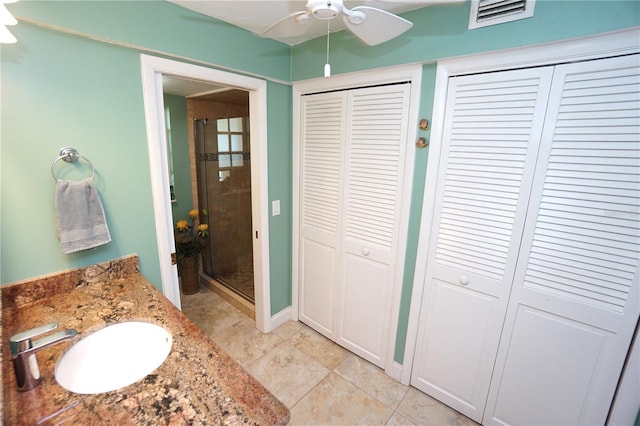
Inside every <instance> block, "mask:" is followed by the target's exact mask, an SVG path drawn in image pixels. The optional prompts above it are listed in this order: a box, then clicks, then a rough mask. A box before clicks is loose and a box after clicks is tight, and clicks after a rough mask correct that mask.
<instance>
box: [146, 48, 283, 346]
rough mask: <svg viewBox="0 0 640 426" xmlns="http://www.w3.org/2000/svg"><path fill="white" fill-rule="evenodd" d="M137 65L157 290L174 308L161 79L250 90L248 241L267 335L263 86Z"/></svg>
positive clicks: (157, 61) (167, 65)
mask: <svg viewBox="0 0 640 426" xmlns="http://www.w3.org/2000/svg"><path fill="white" fill-rule="evenodd" d="M140 63H141V71H142V86H143V98H144V109H145V120H146V127H147V143H148V149H149V165H150V169H151V176H150V178H151V188H152V193H153V206H154V215H155V225H156V238H157V244H158V257H159V261H160V262H159V263H160V275H161V278H162V291H163V293H164V295H165V296H166V297H167V298H168V299H169V300H170V301H171V302H172V303H173V304H174V305H175V306H177V307H178V308H180V290H179V285H178V272H177V267H176V265H171V262H170V256H171V253H172V252H173V251H175V250H174V247H175V244H174V237H173V219H172V212H171V198H170V194H169V182H168V180H169V170H168V161H167V140H166V135H165V131H164V101H163V98H162V93H163V89H162V75H163V74H167V75H172V76H176V77H185V78H191V79H196V80H201V81H210V82H212V83H217V84H222V85H228V86H232V87H236V88H240V89H244V90H248V91H249V111H250V115H251V122H250V126H251V129H250V131H251V135H252V138H251V157H252V168H251V191H252V197H251V203H252V219H253V233H254V235H256V232H257V233H258V234H259V238H255V237H254V239H253V257H254V282H255V299H256V303H255V308H256V327H257V328H258V330H260V331H262V332H265V333H267V332H269V331H271V330H272V329H273V326H272V324H271V286H270V267H269V208H268V196H269V186H268V178H269V173H268V172H269V170H268V163H267V83H266V81H265V80H260V79H256V78H253V77H247V76H242V75H238V74H232V73H229V72H226V71H220V70H215V69H211V68H206V67H202V66H199V65H193V64H187V63H184V62H178V61H174V60H171V59H164V58H158V57H154V56H148V55H144V54H143V55H140Z"/></svg>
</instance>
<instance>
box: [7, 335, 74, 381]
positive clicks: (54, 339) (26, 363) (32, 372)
mask: <svg viewBox="0 0 640 426" xmlns="http://www.w3.org/2000/svg"><path fill="white" fill-rule="evenodd" d="M56 328H58V324H57V323H55V322H52V323H50V324H45V325H43V326H40V327H36V328H34V329H32V330H27V331H23V332H22V333H18V334H16V335H15V336H13V337H11V339H9V343H10V345H11V360H12V361H13V369H14V370H15V372H16V381H17V383H18V390H19V391H20V392H24V391H28V390H31V389H33V388H35V387H36V386H38V384H39V383H40V380H41V378H40V369H39V367H38V360H37V359H36V352H39V351H40V350H42V349H44V348H48V347H49V346H52V345H55V344H57V343H60V342H65V341H68V340H71V339H73V338H74V337H76V336H77V335H78V332H77V331H76V330H73V329H69V330H64V331H59V332H57V333H54V334H50V335H48V336H45V337H43V338H41V339H38V340H35V341H34V340H32V339H33V338H34V337H36V336H40V335H42V334H45V333H48V332H49V331H51V330H55V329H56Z"/></svg>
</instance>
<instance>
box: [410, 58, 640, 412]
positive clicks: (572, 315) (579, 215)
mask: <svg viewBox="0 0 640 426" xmlns="http://www.w3.org/2000/svg"><path fill="white" fill-rule="evenodd" d="M440 155H441V161H440V164H441V166H440V167H441V170H440V173H439V177H438V182H437V191H436V202H435V206H434V220H433V223H432V230H431V235H432V239H431V242H430V247H429V256H428V260H427V262H428V264H427V275H426V279H425V292H424V298H423V302H422V310H421V316H420V320H419V321H420V324H419V331H418V341H417V345H416V353H415V359H414V367H413V372H412V379H411V381H412V384H413V385H414V386H416V387H417V388H419V389H421V390H423V391H425V392H426V393H429V394H431V395H432V396H434V397H436V398H438V399H440V400H442V401H443V402H445V403H447V404H448V405H450V406H451V407H453V408H455V409H457V410H458V411H460V412H462V413H464V414H466V415H467V416H469V417H471V418H472V419H474V420H476V421H478V422H482V423H484V424H564V425H569V424H581V425H582V424H603V423H604V422H605V420H606V417H607V413H608V410H609V406H610V404H611V401H612V398H613V395H614V392H615V389H616V385H617V381H618V377H619V376H620V373H621V370H622V366H623V364H624V360H625V356H626V354H627V351H628V348H629V344H630V342H631V338H632V336H633V332H634V329H635V327H636V324H637V321H638V316H639V313H640V284H639V281H638V280H639V278H638V270H639V268H640V264H639V263H640V68H639V67H638V55H632V56H629V57H621V58H612V59H602V60H597V61H588V62H583V63H575V64H567V65H558V66H555V67H552V66H550V67H541V68H534V69H526V70H516V71H504V72H496V73H488V74H481V75H472V76H462V77H453V78H451V79H450V81H449V91H448V99H447V106H446V123H445V131H444V133H443V145H442V150H441V152H440Z"/></svg>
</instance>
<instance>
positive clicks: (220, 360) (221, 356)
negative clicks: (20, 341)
mask: <svg viewBox="0 0 640 426" xmlns="http://www.w3.org/2000/svg"><path fill="white" fill-rule="evenodd" d="M130 320H141V321H147V322H152V323H155V324H159V325H162V326H163V327H164V328H166V329H167V330H169V331H170V332H171V334H172V335H173V346H172V349H171V353H170V354H169V356H168V357H167V359H166V361H165V362H164V364H162V365H161V366H160V367H159V368H158V369H157V370H156V371H154V372H153V373H152V374H149V375H148V376H146V377H145V378H144V379H142V380H140V381H138V382H136V383H134V384H132V385H130V386H127V387H125V388H122V389H119V390H116V391H112V392H106V393H102V394H95V395H80V394H74V393H71V392H69V391H67V390H65V389H64V388H62V387H61V386H59V385H58V384H57V382H56V381H55V378H54V368H55V364H56V361H57V360H58V359H59V357H60V355H61V354H62V353H63V351H64V350H66V349H68V347H69V346H70V345H71V344H72V343H73V342H71V343H61V344H58V345H55V346H53V347H51V348H48V349H44V350H42V351H40V352H39V353H38V354H37V358H38V362H39V365H40V373H41V376H42V383H40V385H39V386H38V387H36V388H35V389H33V390H31V391H28V392H18V391H17V387H16V383H15V374H14V372H13V365H12V363H11V360H10V355H9V344H8V342H9V337H10V336H11V335H13V334H15V333H17V332H20V331H24V330H28V329H31V328H34V327H37V326H40V325H43V324H46V323H49V322H54V321H55V322H57V323H58V329H59V330H61V329H66V328H73V329H76V330H77V331H78V333H79V338H82V337H85V336H87V335H88V334H90V333H92V332H95V331H97V330H99V329H101V328H103V327H105V326H107V325H110V324H114V323H118V322H121V321H130ZM2 326H3V331H2V353H3V360H2V361H3V366H2V377H3V392H4V395H3V401H2V403H3V404H2V405H3V417H4V419H3V422H4V424H11V425H18V424H30V425H32V424H59V423H63V422H69V424H83V425H89V424H128V425H183V424H190V425H192V424H202V425H204V424H206V425H213V424H228V425H234V424H256V425H258V424H260V425H262V424H274V425H277V424H286V423H287V422H288V420H289V411H288V409H287V408H286V407H285V405H284V404H282V403H281V402H280V401H278V400H277V399H276V398H275V397H274V396H273V395H272V394H271V393H269V391H267V390H266V389H265V388H264V387H263V386H262V385H261V384H260V383H259V382H258V381H257V380H256V379H255V378H253V377H252V376H250V375H249V374H248V373H247V372H246V371H245V370H244V369H243V368H242V367H241V366H240V365H239V364H238V363H237V362H235V361H234V360H233V359H231V358H230V357H229V356H228V355H227V354H226V353H225V352H224V351H222V350H221V349H220V348H218V347H217V346H216V345H215V343H214V342H213V341H212V340H211V339H209V338H208V337H206V336H205V335H204V334H202V332H201V331H200V330H199V329H198V327H197V326H196V325H194V324H193V323H192V322H191V321H190V320H189V319H187V318H186V317H185V316H184V315H183V314H182V313H181V312H180V311H179V310H178V309H176V308H175V307H174V306H173V305H172V304H171V303H170V302H169V301H168V300H167V299H166V298H165V297H164V296H162V294H160V292H158V291H157V290H156V288H155V287H153V285H151V283H149V281H148V280H147V279H145V277H144V276H142V274H140V272H139V271H138V259H137V256H129V257H127V258H123V259H119V260H116V261H113V262H107V263H105V264H100V265H95V266H93V267H89V268H84V269H78V270H73V271H67V272H65V273H61V274H54V275H51V276H48V277H44V278H39V279H34V280H31V281H28V282H21V283H15V284H10V285H6V286H3V287H2Z"/></svg>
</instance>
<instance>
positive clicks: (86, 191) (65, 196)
mask: <svg viewBox="0 0 640 426" xmlns="http://www.w3.org/2000/svg"><path fill="white" fill-rule="evenodd" d="M56 216H57V217H56V227H57V232H58V239H59V240H60V244H61V245H62V252H63V253H65V254H67V253H73V252H76V251H81V250H87V249H92V248H94V247H98V246H100V245H102V244H106V243H108V242H109V241H111V235H110V234H109V228H108V227H107V221H106V219H105V216H104V209H103V208H102V202H101V201H100V195H99V194H98V191H97V190H96V188H95V187H94V185H93V179H92V178H87V179H83V180H79V181H70V180H62V179H58V181H57V182H56Z"/></svg>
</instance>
